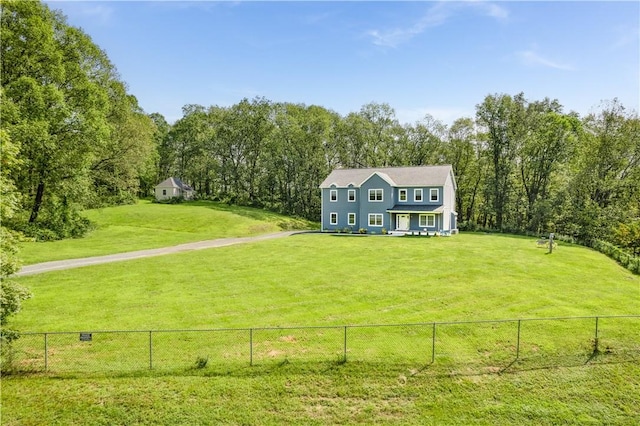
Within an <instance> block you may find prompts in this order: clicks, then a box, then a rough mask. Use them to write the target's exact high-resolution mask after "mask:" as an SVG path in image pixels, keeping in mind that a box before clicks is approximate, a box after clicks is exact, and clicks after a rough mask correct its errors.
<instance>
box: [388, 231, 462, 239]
mask: <svg viewBox="0 0 640 426" xmlns="http://www.w3.org/2000/svg"><path fill="white" fill-rule="evenodd" d="M389 235H399V236H405V235H410V236H416V237H435V236H440V237H449V236H451V232H449V231H399V230H394V231H389Z"/></svg>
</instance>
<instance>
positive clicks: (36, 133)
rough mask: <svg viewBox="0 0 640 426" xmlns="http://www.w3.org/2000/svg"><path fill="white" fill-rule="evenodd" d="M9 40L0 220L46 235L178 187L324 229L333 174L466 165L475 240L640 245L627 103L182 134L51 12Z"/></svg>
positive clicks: (496, 106) (26, 7)
mask: <svg viewBox="0 0 640 426" xmlns="http://www.w3.org/2000/svg"><path fill="white" fill-rule="evenodd" d="M2 34H3V43H2V51H1V54H2V55H1V66H2V68H1V72H2V75H1V78H2V92H1V96H2V105H1V107H2V111H1V113H2V125H1V130H2V146H3V149H2V152H3V160H2V161H3V162H2V166H3V177H2V179H3V185H2V187H3V198H4V202H3V223H4V224H5V225H7V226H9V227H11V228H13V229H16V230H20V231H23V232H25V233H26V234H27V235H31V236H34V237H36V238H39V239H56V238H66V237H74V236H81V235H83V234H84V233H85V232H86V230H87V228H88V227H89V226H90V224H88V223H86V221H84V220H83V219H82V217H81V216H80V215H79V214H78V212H79V211H80V210H81V209H84V208H91V207H97V206H103V205H114V204H121V203H130V202H134V201H135V199H136V198H137V197H146V196H149V195H150V194H151V192H152V189H153V186H154V185H155V184H156V183H158V182H159V181H161V180H163V179H165V178H166V177H169V176H175V177H179V178H181V179H182V180H183V181H185V182H187V183H189V184H191V185H192V186H193V187H194V188H195V189H196V191H197V193H198V194H199V196H200V197H203V198H210V199H213V200H221V201H224V202H228V203H233V204H241V205H251V206H255V207H261V208H266V209H271V210H275V211H278V212H282V213H285V214H289V215H296V216H302V217H305V218H307V219H311V220H317V219H318V217H319V214H320V191H319V190H318V184H319V182H321V181H322V179H323V178H324V177H325V176H326V175H327V174H328V173H329V172H330V171H331V170H332V169H334V168H337V167H379V166H416V165H425V164H452V165H453V168H454V171H455V175H456V178H457V184H458V195H457V200H456V201H457V210H458V212H459V223H460V224H461V227H462V228H463V229H475V228H478V227H481V228H489V229H496V230H501V231H515V232H524V231H529V232H537V233H547V232H559V233H562V234H565V235H570V236H573V237H575V238H577V239H580V240H590V239H596V238H597V239H605V240H608V241H612V242H616V243H618V244H622V245H625V241H626V240H630V239H633V237H632V236H633V235H636V234H638V227H639V225H638V217H639V216H640V213H639V210H640V172H639V167H638V163H639V162H640V121H639V118H638V115H637V112H636V111H628V110H626V109H625V108H624V106H623V105H621V104H620V103H619V102H618V101H617V100H615V99H614V100H611V101H605V102H603V103H601V104H600V105H598V107H597V109H596V110H594V112H593V113H592V114H589V115H587V116H585V117H579V116H578V115H577V114H576V113H572V112H568V113H567V112H565V111H564V109H563V106H562V105H561V104H560V103H559V102H558V101H557V100H551V99H546V98H545V99H542V100H530V99H527V98H525V96H524V94H522V93H520V94H516V95H508V94H491V95H488V96H486V97H485V99H484V100H482V101H481V102H480V103H479V104H478V105H477V106H476V116H475V117H464V118H460V119H458V120H456V121H455V122H453V124H451V125H450V126H447V125H445V124H444V123H442V122H440V121H438V120H436V119H434V118H433V117H431V116H426V117H425V118H424V119H423V120H421V121H419V122H416V123H414V124H401V123H400V122H399V121H398V119H397V118H396V116H395V111H394V110H393V108H392V107H391V106H389V105H388V104H385V103H369V104H366V105H364V106H363V107H362V108H361V109H360V111H358V112H352V113H349V114H347V115H346V116H341V115H340V114H338V113H336V112H334V111H331V110H330V109H327V108H324V107H322V106H314V105H312V106H307V105H303V104H292V103H277V102H271V101H269V100H268V99H265V98H255V99H251V100H249V99H243V100H241V101H240V102H239V103H237V104H235V105H232V106H230V107H220V106H216V105H213V106H202V105H187V106H185V107H184V108H183V117H182V118H181V119H179V120H178V121H177V122H175V123H173V124H169V123H167V122H166V120H165V119H164V117H162V116H161V115H160V114H157V113H152V114H149V115H147V114H146V113H145V112H144V111H142V109H141V108H140V107H139V105H138V103H137V100H136V99H135V97H134V96H132V95H131V94H129V93H128V91H127V87H126V84H125V83H124V82H123V81H121V79H120V76H119V75H118V73H117V70H116V68H115V66H114V65H113V64H112V63H111V62H110V61H109V59H108V58H107V56H106V54H105V53H104V52H103V51H102V50H101V49H100V48H99V47H98V46H96V45H95V44H94V43H93V42H92V41H91V39H90V37H89V36H87V35H86V34H85V33H84V32H83V31H82V30H80V29H77V28H73V27H71V26H69V25H68V24H67V23H66V19H65V18H64V17H63V16H62V15H61V14H60V13H58V12H56V11H51V10H50V9H49V8H48V7H47V6H46V5H43V4H40V3H38V2H17V1H8V2H3V4H2ZM636 239H637V235H636ZM633 249H634V250H635V251H636V252H637V250H638V247H633Z"/></svg>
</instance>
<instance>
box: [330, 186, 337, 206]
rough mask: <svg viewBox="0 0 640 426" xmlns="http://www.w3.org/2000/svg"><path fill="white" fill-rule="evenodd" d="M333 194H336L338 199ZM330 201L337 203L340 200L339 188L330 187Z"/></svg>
mask: <svg viewBox="0 0 640 426" xmlns="http://www.w3.org/2000/svg"><path fill="white" fill-rule="evenodd" d="M333 194H335V195H336V199H335V200H334V199H333ZM329 201H330V202H332V203H337V202H338V190H337V189H330V190H329Z"/></svg>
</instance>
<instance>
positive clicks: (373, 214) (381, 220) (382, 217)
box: [367, 213, 384, 228]
mask: <svg viewBox="0 0 640 426" xmlns="http://www.w3.org/2000/svg"><path fill="white" fill-rule="evenodd" d="M378 216H380V225H376V224H375V223H376V222H377V221H376V220H375V219H374V221H373V224H372V223H371V219H373V218H375V217H378ZM368 219H369V220H368V221H367V223H368V224H369V226H374V227H378V228H382V227H383V226H384V215H383V214H382V213H369V217H368Z"/></svg>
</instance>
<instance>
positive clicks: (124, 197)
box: [0, 0, 153, 238]
mask: <svg viewBox="0 0 640 426" xmlns="http://www.w3.org/2000/svg"><path fill="white" fill-rule="evenodd" d="M0 19H1V30H2V44H1V45H0V66H1V69H0V79H1V82H2V87H3V89H4V98H3V101H6V102H7V103H10V104H11V108H4V107H3V117H2V122H1V124H0V125H1V128H2V129H3V130H5V131H6V132H7V134H8V135H9V136H10V137H11V139H12V140H13V141H15V143H17V144H19V145H20V146H21V149H20V152H19V160H20V167H17V168H15V169H14V170H12V171H11V179H12V180H13V181H14V182H15V184H16V186H17V190H18V192H19V193H20V194H21V200H20V201H21V205H20V208H19V211H18V212H17V213H18V214H17V215H16V217H15V219H14V220H13V226H14V227H17V228H20V229H25V230H27V231H29V232H32V233H33V234H34V235H38V236H41V237H42V236H47V237H50V238H59V237H68V236H78V235H82V234H83V232H84V231H85V230H86V229H87V223H86V221H83V220H82V219H81V217H80V216H79V215H78V214H77V211H78V208H80V207H82V206H87V205H100V204H105V203H113V202H123V201H131V200H132V199H133V198H132V197H134V196H135V195H136V192H137V188H138V173H139V172H140V170H141V169H142V165H143V164H145V163H146V161H147V157H148V156H150V155H151V152H152V148H153V145H152V144H151V141H152V140H151V138H152V132H153V123H152V121H151V120H150V119H149V118H148V117H146V115H144V114H143V113H142V111H140V109H139V107H138V106H137V102H136V101H135V98H133V97H131V96H130V95H128V94H127V93H126V90H125V86H124V84H123V83H122V82H120V80H119V76H118V75H117V72H116V70H115V67H114V66H113V65H112V64H111V63H110V61H109V59H108V58H107V56H106V54H105V53H104V52H103V51H102V50H101V49H100V48H99V47H98V46H96V45H95V44H94V43H93V42H92V41H91V39H90V38H89V37H88V36H87V35H86V34H84V33H83V32H82V31H81V30H80V29H77V28H74V27H71V26H69V25H67V24H66V20H65V18H64V17H63V16H62V15H61V14H59V13H58V12H53V11H51V10H50V9H49V8H48V7H47V6H46V5H43V4H42V3H40V2H35V1H29V2H25V1H11V0H9V1H4V2H3V3H2V5H1V18H0ZM25 223H28V225H25ZM43 229H46V231H43Z"/></svg>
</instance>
